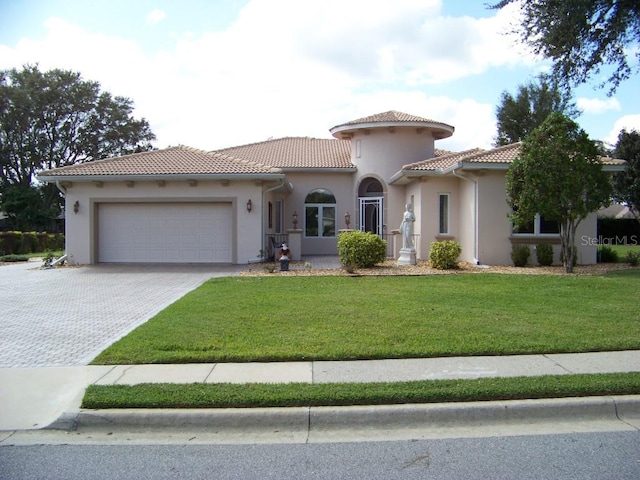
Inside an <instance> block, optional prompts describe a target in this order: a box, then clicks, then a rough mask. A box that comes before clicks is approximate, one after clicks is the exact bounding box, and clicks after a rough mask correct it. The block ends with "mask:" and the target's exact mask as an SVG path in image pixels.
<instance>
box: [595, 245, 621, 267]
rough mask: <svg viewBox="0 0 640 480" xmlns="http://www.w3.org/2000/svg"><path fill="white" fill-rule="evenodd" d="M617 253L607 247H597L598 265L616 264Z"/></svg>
mask: <svg viewBox="0 0 640 480" xmlns="http://www.w3.org/2000/svg"><path fill="white" fill-rule="evenodd" d="M617 262H618V252H616V251H615V250H614V249H613V248H611V247H609V246H608V245H600V246H599V247H598V263H617Z"/></svg>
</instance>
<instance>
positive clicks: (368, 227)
mask: <svg viewBox="0 0 640 480" xmlns="http://www.w3.org/2000/svg"><path fill="white" fill-rule="evenodd" d="M358 200H359V201H360V230H361V231H363V232H371V233H375V234H376V235H382V234H383V231H382V225H383V222H382V197H360V198H359V199H358Z"/></svg>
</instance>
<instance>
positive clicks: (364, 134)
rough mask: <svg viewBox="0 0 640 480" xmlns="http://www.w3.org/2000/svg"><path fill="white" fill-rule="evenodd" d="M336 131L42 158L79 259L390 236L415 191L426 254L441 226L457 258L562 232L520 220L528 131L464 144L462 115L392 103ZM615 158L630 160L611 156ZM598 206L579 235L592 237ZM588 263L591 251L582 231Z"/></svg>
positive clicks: (488, 259)
mask: <svg viewBox="0 0 640 480" xmlns="http://www.w3.org/2000/svg"><path fill="white" fill-rule="evenodd" d="M330 132H331V134H332V136H333V137H334V138H333V139H317V138H308V137H287V138H279V139H275V140H267V141H264V142H258V143H252V144H249V145H241V146H236V147H230V148H225V149H222V150H218V151H214V152H206V151H202V150H197V149H194V148H189V147H185V146H177V147H170V148H167V149H164V150H156V151H150V152H143V153H137V154H133V155H126V156H122V157H118V158H109V159H105V160H97V161H93V162H88V163H84V164H79V165H73V166H69V167H63V168H58V169H55V170H49V171H45V172H42V173H41V174H40V175H39V179H40V180H41V181H45V182H55V183H56V184H57V185H58V187H59V188H60V190H61V191H62V192H64V195H65V196H66V205H67V208H66V238H67V244H66V249H67V256H68V260H69V262H70V263H72V264H73V263H75V264H87V263H98V262H143V263H149V262H153V263H236V264H243V263H247V262H251V261H255V260H256V259H257V258H258V256H261V255H263V254H265V255H266V256H267V257H272V256H273V254H274V249H275V248H276V247H277V245H278V244H279V243H281V242H283V241H286V243H287V244H288V245H289V246H290V248H291V251H292V255H293V259H294V260H297V259H300V258H301V256H303V255H335V254H336V253H337V245H336V237H337V235H338V234H339V231H340V230H342V229H347V228H351V229H360V230H365V231H370V232H374V233H376V234H379V235H382V236H383V237H384V238H385V239H387V240H388V248H389V255H390V256H395V257H396V258H397V254H398V250H399V248H400V245H399V244H398V243H399V239H398V237H397V236H396V235H394V230H396V229H397V228H398V227H399V225H400V223H401V221H402V215H403V212H404V206H405V204H408V203H409V204H412V205H413V209H414V212H415V215H416V219H417V220H416V222H415V227H414V234H415V242H414V243H415V246H416V250H417V255H418V258H421V259H427V258H428V254H429V245H430V244H431V242H433V241H435V240H446V239H452V240H456V241H458V242H460V244H461V246H462V255H461V260H463V261H467V262H473V263H477V264H490V265H501V264H502V265H506V264H510V263H511V259H510V253H511V248H512V245H513V244H514V243H526V244H530V245H536V244H539V243H552V244H554V245H556V247H555V248H556V260H557V261H559V255H558V254H557V251H558V250H559V236H558V232H557V227H556V225H554V224H552V223H549V222H545V221H544V219H543V218H536V219H533V220H534V221H533V222H532V224H531V225H530V226H529V227H527V228H524V229H521V230H520V231H514V230H513V227H512V225H511V223H510V222H509V219H508V213H509V208H508V205H507V202H506V200H505V198H506V195H505V174H506V172H507V169H508V167H509V164H510V162H512V161H513V159H514V158H515V157H516V156H517V155H518V152H519V149H520V144H513V145H507V146H504V147H500V148H496V149H492V150H482V149H472V150H467V151H464V152H447V151H442V150H439V149H436V141H437V140H440V139H443V138H447V137H450V136H451V135H453V133H454V127H453V126H451V125H447V124H445V123H442V122H438V121H434V120H429V119H426V118H422V117H417V116H414V115H409V114H406V113H401V112H397V111H390V112H385V113H380V114H376V115H372V116H368V117H364V118H360V119H357V120H353V121H350V122H346V123H342V124H339V125H336V126H335V127H333V128H331V129H330ZM602 163H603V168H604V169H606V170H607V171H618V170H620V169H622V168H624V166H623V165H624V162H622V161H619V160H613V159H603V160H602ZM595 235H596V214H595V213H594V214H593V215H592V216H590V217H589V218H587V219H586V220H585V221H583V222H582V224H581V226H580V228H579V232H578V235H577V238H581V237H582V236H586V237H595ZM583 243H585V244H581V245H579V246H578V248H579V257H578V258H579V262H580V263H586V264H588V263H595V262H596V246H595V245H594V244H592V242H583Z"/></svg>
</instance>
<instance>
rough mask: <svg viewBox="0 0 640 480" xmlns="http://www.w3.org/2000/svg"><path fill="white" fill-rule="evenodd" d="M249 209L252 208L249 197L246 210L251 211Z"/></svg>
mask: <svg viewBox="0 0 640 480" xmlns="http://www.w3.org/2000/svg"><path fill="white" fill-rule="evenodd" d="M251 210H253V203H252V202H251V199H249V201H248V202H247V212H249V213H251Z"/></svg>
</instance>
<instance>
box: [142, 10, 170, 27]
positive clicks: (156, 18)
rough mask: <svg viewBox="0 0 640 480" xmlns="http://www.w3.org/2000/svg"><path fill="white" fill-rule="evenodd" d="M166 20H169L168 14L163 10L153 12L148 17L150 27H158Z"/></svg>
mask: <svg viewBox="0 0 640 480" xmlns="http://www.w3.org/2000/svg"><path fill="white" fill-rule="evenodd" d="M165 18H167V14H166V13H165V12H163V11H162V10H153V11H152V12H151V13H150V14H149V15H147V23H148V24H149V25H156V24H158V23H160V22H161V21H162V20H164V19H165Z"/></svg>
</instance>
